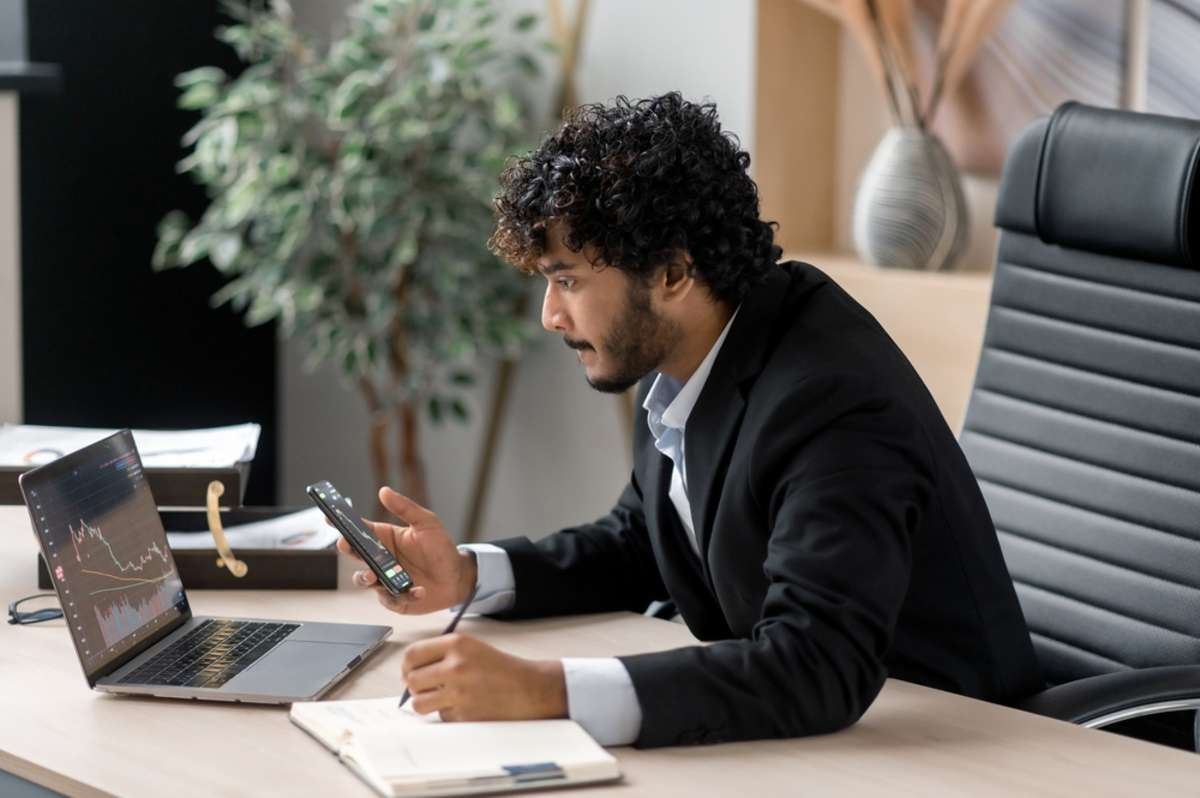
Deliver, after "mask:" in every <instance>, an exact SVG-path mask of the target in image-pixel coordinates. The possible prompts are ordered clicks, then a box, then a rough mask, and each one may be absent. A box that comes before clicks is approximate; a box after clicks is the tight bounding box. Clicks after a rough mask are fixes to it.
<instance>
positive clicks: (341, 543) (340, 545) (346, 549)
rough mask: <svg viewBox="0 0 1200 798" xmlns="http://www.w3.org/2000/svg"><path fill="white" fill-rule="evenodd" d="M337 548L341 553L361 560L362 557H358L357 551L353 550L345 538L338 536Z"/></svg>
mask: <svg viewBox="0 0 1200 798" xmlns="http://www.w3.org/2000/svg"><path fill="white" fill-rule="evenodd" d="M337 550H338V551H340V552H341V553H342V554H348V555H350V556H351V557H353V558H354V559H356V560H362V557H360V556H359V554H358V552H357V551H355V550H354V549H353V548H352V547H351V546H350V544H349V543H347V542H346V539H345V538H338V542H337Z"/></svg>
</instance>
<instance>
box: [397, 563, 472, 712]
mask: <svg viewBox="0 0 1200 798" xmlns="http://www.w3.org/2000/svg"><path fill="white" fill-rule="evenodd" d="M478 589H479V586H478V585H476V586H475V587H473V588H471V595H469V596H467V600H466V601H464V602H463V603H462V604H461V605H460V606H459V608H458V612H456V613H454V617H453V618H452V619H451V620H450V625H449V626H447V627H446V631H444V632H442V634H443V635H448V634H450V633H451V632H453V631H454V627H456V626H458V622H459V621H460V620H462V617H463V613H464V612H466V611H467V607H469V606H471V602H472V601H474V600H475V591H476V590H478ZM410 695H411V693H409V692H408V688H407V687H405V688H404V695H402V696H400V706H401V707H403V706H404V705H405V704H407V703H408V699H409V696H410Z"/></svg>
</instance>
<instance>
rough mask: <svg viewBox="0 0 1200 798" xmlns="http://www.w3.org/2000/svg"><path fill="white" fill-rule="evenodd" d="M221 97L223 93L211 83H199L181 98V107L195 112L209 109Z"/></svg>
mask: <svg viewBox="0 0 1200 798" xmlns="http://www.w3.org/2000/svg"><path fill="white" fill-rule="evenodd" d="M220 97H221V92H220V91H219V90H218V89H217V87H216V86H214V85H213V84H211V83H197V84H195V85H194V86H192V87H191V88H189V89H188V90H187V91H185V92H184V93H183V96H181V97H180V98H179V103H178V105H179V107H180V108H183V109H186V110H189V111H194V110H198V109H201V108H208V107H209V106H210V105H212V104H213V103H215V102H216V101H217V100H218V99H220Z"/></svg>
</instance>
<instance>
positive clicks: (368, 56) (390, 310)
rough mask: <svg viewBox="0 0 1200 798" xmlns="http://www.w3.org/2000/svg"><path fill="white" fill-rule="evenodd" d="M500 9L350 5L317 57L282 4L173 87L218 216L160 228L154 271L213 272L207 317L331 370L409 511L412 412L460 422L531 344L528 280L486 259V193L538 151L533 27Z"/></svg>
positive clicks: (178, 220) (239, 16)
mask: <svg viewBox="0 0 1200 798" xmlns="http://www.w3.org/2000/svg"><path fill="white" fill-rule="evenodd" d="M502 6H503V4H502V3H497V2H493V0H470V2H467V1H466V0H361V2H358V3H356V4H355V5H354V6H353V7H352V8H351V9H350V10H349V12H348V29H347V30H346V32H345V34H344V35H342V36H340V37H339V38H338V39H337V40H336V41H334V42H333V43H332V44H331V45H330V46H329V47H328V48H318V46H317V45H315V44H314V43H313V42H312V41H311V40H310V39H309V38H307V37H305V36H304V35H302V34H301V33H300V32H299V31H298V30H297V29H296V26H295V25H294V22H293V18H292V13H291V10H290V8H289V7H288V5H287V3H286V2H283V1H282V0H277V1H276V2H273V3H271V4H270V5H269V6H267V5H264V4H262V3H243V4H229V5H228V6H227V13H228V14H229V15H230V17H231V18H232V20H233V22H234V24H231V25H229V26H227V27H224V28H221V29H219V30H218V31H217V34H216V35H217V36H218V37H219V38H220V39H221V40H222V41H224V42H226V43H228V44H229V45H230V46H232V47H233V48H234V49H235V50H236V52H237V54H238V56H239V57H240V58H241V59H242V60H243V61H244V62H245V63H246V64H247V67H246V69H245V70H244V71H243V72H242V73H241V74H240V75H239V76H237V77H230V76H227V75H226V74H225V73H224V72H222V71H221V70H219V69H217V68H215V67H201V68H199V69H194V70H191V71H189V72H186V73H184V74H182V75H180V76H179V77H178V78H177V80H176V83H177V85H178V86H179V88H180V89H181V90H182V94H181V97H180V100H179V104H180V106H181V107H183V108H187V109H195V110H198V111H200V112H201V117H200V120H199V121H198V122H197V123H196V124H195V126H194V127H193V128H192V129H191V130H189V131H188V133H187V134H186V135H185V137H184V144H185V146H187V147H189V148H190V152H189V154H188V155H187V157H186V158H184V159H183V160H182V161H181V162H180V164H179V169H180V171H182V172H186V173H188V174H190V175H192V176H193V177H194V178H195V179H196V180H197V181H198V182H200V183H201V184H202V185H204V186H205V188H206V189H207V191H208V195H209V197H210V200H211V201H210V204H209V206H208V208H207V210H206V211H205V213H204V214H203V216H202V217H201V218H200V219H199V220H195V221H193V220H190V219H188V218H187V217H186V216H185V215H184V214H182V213H181V212H179V211H173V212H171V213H170V214H168V215H167V216H166V217H165V218H164V219H163V220H162V222H161V224H160V226H159V241H158V246H157V248H156V250H155V253H154V266H155V268H158V269H164V268H171V267H185V266H188V265H191V264H196V263H202V262H205V261H207V262H211V263H212V264H213V266H215V267H216V268H217V269H218V270H220V271H221V272H223V273H225V274H227V275H228V276H229V277H230V280H229V282H228V283H226V284H225V285H224V287H222V288H221V289H220V290H219V291H218V292H217V293H216V294H215V295H214V296H213V297H212V302H213V304H214V305H220V304H223V303H226V302H227V303H229V304H230V305H231V306H232V307H233V308H234V309H235V310H237V311H239V312H244V318H245V322H246V324H248V325H256V324H262V323H264V322H267V321H270V320H277V321H278V322H279V328H280V331H281V334H282V335H283V336H286V337H292V336H297V337H299V338H300V339H302V340H303V342H304V347H305V351H306V364H307V366H308V367H309V369H310V370H311V369H312V368H315V366H316V365H317V364H318V363H321V362H332V363H335V364H336V365H337V366H338V367H339V369H340V372H341V374H342V375H343V376H344V377H345V378H346V379H347V380H349V381H351V382H352V383H353V384H354V385H356V386H357V388H358V390H359V392H360V393H361V395H362V397H363V400H364V401H365V403H366V406H367V410H368V412H369V413H370V414H371V419H372V424H371V433H370V456H371V464H372V468H373V472H374V476H375V479H376V482H377V483H378V484H389V483H391V479H390V478H389V477H390V476H391V475H392V473H393V470H392V464H393V462H395V464H396V466H397V471H396V473H398V476H399V484H400V486H401V490H403V491H406V492H407V493H408V494H409V495H411V496H412V497H413V498H415V499H416V500H417V501H420V502H426V501H427V491H426V487H425V479H424V474H423V467H422V461H421V455H420V444H419V437H418V420H419V415H420V413H421V412H427V413H428V414H429V415H430V416H431V417H432V420H433V421H435V422H440V421H441V420H442V419H443V418H445V417H452V418H458V419H465V418H466V415H467V406H466V403H465V401H464V398H463V391H464V389H466V388H467V387H469V386H470V385H471V384H472V383H473V381H474V369H473V366H474V365H475V364H476V363H477V362H478V360H479V358H481V357H484V356H490V355H504V356H512V355H513V354H515V353H516V352H517V351H518V350H519V349H520V348H521V346H522V345H523V343H524V342H525V341H526V340H527V339H528V337H529V334H530V331H531V325H530V324H529V323H528V322H527V321H526V320H525V319H524V318H523V316H521V315H520V314H519V311H518V303H517V302H516V298H517V297H518V296H519V295H520V294H521V293H522V292H523V291H524V290H525V289H524V287H523V286H522V284H521V282H520V276H519V275H518V274H517V273H516V272H515V271H514V270H512V269H510V268H508V267H506V266H505V265H504V264H503V263H501V262H500V261H499V260H498V259H497V258H495V257H494V256H493V255H491V254H490V253H489V252H488V251H487V249H486V240H487V238H488V234H489V232H490V230H491V226H492V210H491V196H492V193H493V191H494V186H495V179H496V176H497V175H498V174H499V172H500V171H501V169H502V167H503V163H504V161H505V159H506V158H507V157H508V156H509V154H510V153H512V152H514V151H516V150H518V149H519V148H520V147H521V146H522V145H524V144H527V143H528V141H529V136H530V132H531V131H530V119H531V114H530V112H529V111H528V110H527V104H526V103H524V102H522V100H521V98H520V96H519V95H518V94H517V93H516V92H515V91H514V89H513V87H514V86H515V85H516V79H517V78H518V77H529V76H531V75H536V73H537V64H536V62H535V60H534V59H533V58H532V57H531V56H530V54H529V52H527V50H526V49H524V48H523V46H522V45H521V42H522V41H523V40H524V39H525V38H527V34H528V32H529V31H531V29H532V28H533V27H534V26H535V25H536V22H537V20H536V18H535V17H534V16H532V15H524V16H520V17H517V18H515V19H514V18H512V17H509V16H506V15H505V14H504V13H503V8H502ZM389 433H394V437H395V440H396V446H395V451H394V455H393V454H392V453H390V452H389V445H388V443H389V439H391V438H392V437H393V435H391V434H389Z"/></svg>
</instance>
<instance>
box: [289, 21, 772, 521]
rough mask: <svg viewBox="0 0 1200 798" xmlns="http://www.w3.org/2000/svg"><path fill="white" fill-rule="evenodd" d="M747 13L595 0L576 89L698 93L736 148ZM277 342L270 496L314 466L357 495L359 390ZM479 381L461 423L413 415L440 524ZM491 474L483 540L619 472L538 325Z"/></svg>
mask: <svg viewBox="0 0 1200 798" xmlns="http://www.w3.org/2000/svg"><path fill="white" fill-rule="evenodd" d="M521 3H522V5H524V6H526V7H527V8H529V9H530V10H534V11H541V10H542V9H543V8H544V4H543V3H541V2H535V0H521ZM293 4H294V6H295V7H296V10H297V14H298V16H301V17H303V19H304V21H305V23H306V24H308V25H310V26H312V27H313V28H319V27H321V26H324V27H326V28H327V27H328V26H329V25H330V23H331V22H332V23H333V24H334V25H336V24H337V23H336V20H334V19H333V18H332V16H331V15H330V13H329V5H327V4H325V3H317V2H314V1H313V0H306V1H305V2H294V3H293ZM568 5H572V4H568ZM754 12H755V3H754V2H753V0H656V1H655V2H653V3H648V2H643V1H642V0H597V2H593V3H592V4H591V16H590V19H589V20H588V28H587V35H586V38H585V40H584V42H583V46H582V50H581V53H580V64H579V72H578V82H577V87H578V90H579V98H580V100H581V101H582V102H592V101H605V100H610V99H612V98H613V97H614V96H616V95H618V94H626V95H628V96H630V97H641V96H646V95H650V94H655V93H661V92H665V91H668V90H671V89H678V90H680V91H682V92H683V93H684V95H685V96H686V97H688V98H689V99H694V100H700V99H704V98H710V99H712V100H714V101H715V102H717V104H718V108H719V109H720V113H721V119H722V121H723V123H724V127H725V128H726V129H728V130H731V131H733V132H735V133H737V134H738V135H739V137H740V138H741V140H742V142H743V146H745V147H749V146H750V144H751V143H752V142H753V133H754V131H753V129H752V124H753V99H754V83H753V81H754V77H753V73H754V35H755V29H754V25H755V15H754ZM543 88H546V87H543ZM538 282H540V281H538ZM530 290H531V291H532V292H537V293H536V296H537V301H535V302H533V303H532V307H531V310H530V318H531V319H534V320H535V321H536V319H537V317H538V312H539V310H540V307H539V305H540V286H539V285H538V284H537V283H534V282H531V286H530ZM282 352H283V356H282V365H281V368H282V373H281V374H280V391H281V397H282V399H281V402H282V427H281V430H282V435H281V439H282V442H283V443H282V452H281V455H282V468H281V480H282V481H281V497H280V498H281V501H285V502H295V503H303V501H304V497H303V493H302V491H303V487H304V485H305V484H307V483H308V482H309V481H312V480H315V479H318V478H323V477H327V478H329V479H332V480H334V481H335V482H337V483H338V484H341V485H342V486H343V488H344V490H346V491H347V492H348V493H350V494H351V495H355V496H365V497H367V498H368V499H369V498H370V496H371V494H373V492H374V487H373V485H372V480H371V475H370V469H369V466H368V463H367V449H366V441H367V420H366V418H365V413H364V411H363V404H362V401H361V399H359V397H358V396H357V395H355V394H354V393H353V391H352V390H349V389H347V388H345V387H343V386H341V385H340V384H339V383H338V381H337V378H336V376H334V375H333V374H332V372H331V371H330V370H328V369H326V370H322V371H321V372H319V373H318V374H317V375H315V376H307V375H304V374H302V373H301V368H300V361H301V358H300V354H299V352H298V351H297V347H296V346H295V345H294V344H292V343H290V342H285V343H284V345H283V348H282ZM491 391H492V381H491V380H490V379H488V380H485V381H484V383H483V385H482V386H481V388H480V389H479V390H478V391H477V392H476V394H475V396H474V401H473V409H474V410H475V412H474V414H473V420H472V422H471V423H470V424H469V425H466V426H462V425H455V424H447V425H445V426H443V427H440V428H432V427H431V426H430V425H429V424H426V425H425V427H424V430H423V435H424V444H425V446H424V449H425V455H426V459H427V464H426V465H427V469H428V476H429V485H430V493H431V504H432V505H433V509H434V510H436V511H437V512H438V513H439V514H440V515H441V517H442V519H443V521H445V522H446V524H447V526H448V527H449V528H450V529H451V530H452V531H457V530H460V529H461V528H462V526H463V524H464V523H465V516H466V512H467V503H468V501H469V496H468V494H469V491H470V487H471V480H472V477H473V475H474V471H475V467H476V463H477V458H478V455H479V449H480V447H481V445H482V421H481V416H482V415H483V413H484V412H485V411H486V408H487V402H488V401H489V399H490V396H491ZM493 474H494V476H493V482H492V486H491V491H490V494H489V501H488V503H487V505H486V507H485V513H484V528H485V535H484V536H485V537H486V538H498V537H506V536H511V535H530V536H533V537H540V536H541V535H542V534H545V533H547V532H551V531H554V530H555V529H557V528H559V527H562V526H565V525H568V524H572V523H577V522H580V521H584V520H590V519H592V518H595V517H598V516H599V515H601V514H603V513H604V512H607V510H608V509H609V507H611V505H612V502H613V501H614V500H615V499H616V497H617V495H618V493H619V492H620V490H621V488H622V487H623V486H624V484H625V482H626V481H627V479H628V477H629V461H628V455H627V442H626V440H625V434H624V432H623V430H622V424H621V420H620V415H619V411H618V405H617V400H616V399H615V398H614V397H611V396H608V395H602V394H599V393H596V392H595V391H593V390H591V389H590V388H589V387H588V386H587V384H586V383H585V382H584V379H583V375H582V372H581V371H580V369H579V366H578V363H577V360H576V358H575V356H574V353H573V352H571V351H570V350H569V349H567V348H566V347H565V346H563V345H562V343H561V342H560V341H559V340H558V338H557V337H556V336H551V335H549V334H544V335H542V336H540V337H539V346H537V347H536V348H535V349H534V350H533V351H531V352H529V354H528V355H527V356H526V357H525V358H524V359H523V360H522V361H521V364H520V366H519V369H518V372H517V377H516V380H515V382H514V386H513V391H512V395H511V398H510V404H509V412H508V414H507V418H506V419H505V423H504V427H503V434H502V436H501V438H500V442H499V451H498V454H497V458H496V462H495V468H494V472H493Z"/></svg>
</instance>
